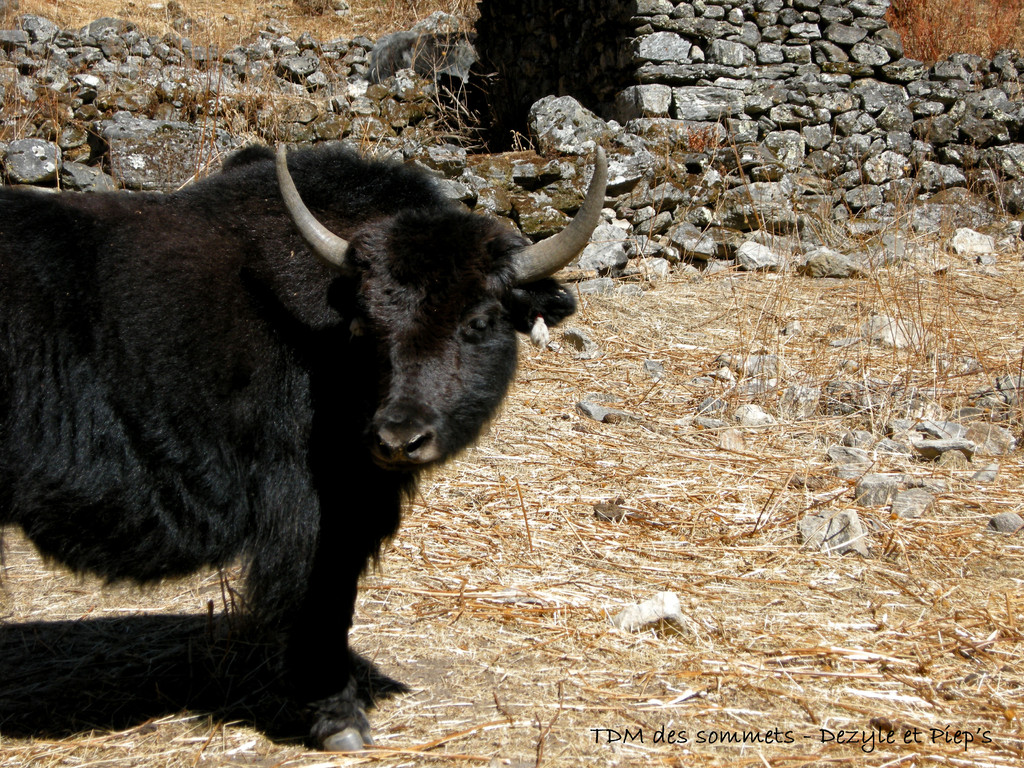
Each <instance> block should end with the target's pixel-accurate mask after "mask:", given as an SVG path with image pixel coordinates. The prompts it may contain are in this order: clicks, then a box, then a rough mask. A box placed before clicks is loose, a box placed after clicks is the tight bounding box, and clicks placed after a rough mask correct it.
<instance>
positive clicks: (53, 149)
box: [4, 139, 62, 184]
mask: <svg viewBox="0 0 1024 768" xmlns="http://www.w3.org/2000/svg"><path fill="white" fill-rule="evenodd" d="M61 164H62V154H61V151H60V147H58V146H57V145H56V144H54V143H52V142H49V141H43V140H42V139H17V140H15V141H12V142H11V143H10V144H9V145H8V146H7V155H6V157H5V158H4V169H5V170H6V171H7V175H8V176H9V177H10V179H11V181H13V182H14V183H16V184H48V183H51V182H54V181H56V180H57V175H58V174H59V173H60V168H61Z"/></svg>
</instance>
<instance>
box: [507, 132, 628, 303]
mask: <svg viewBox="0 0 1024 768" xmlns="http://www.w3.org/2000/svg"><path fill="white" fill-rule="evenodd" d="M607 185H608V160H607V158H605V155H604V150H603V149H602V148H601V147H598V148H597V156H596V158H595V159H594V177H593V178H592V179H591V180H590V186H589V187H588V188H587V196H586V197H585V198H584V199H583V205H581V206H580V209H579V211H577V213H576V216H575V217H574V218H573V220H572V221H570V222H569V224H568V225H567V226H566V227H565V229H563V230H562V231H561V232H559V233H558V234H556V235H552V236H551V237H549V238H547V239H546V240H541V241H540V242H539V243H534V244H533V245H530V246H527V247H526V248H524V249H523V250H521V251H520V252H519V253H517V254H516V257H515V274H516V283H517V284H519V285H522V284H524V283H532V282H533V281H535V280H540V279H541V278H544V277H550V276H551V275H553V274H555V272H557V271H558V270H560V269H561V268H562V267H564V266H565V265H566V264H568V263H569V262H570V261H572V260H573V259H574V258H576V257H577V256H578V255H579V253H580V251H582V250H583V249H584V248H585V247H586V245H587V243H589V242H590V236H591V235H592V234H593V233H594V228H595V227H597V224H598V222H599V221H600V220H601V208H603V207H604V191H605V187H607Z"/></svg>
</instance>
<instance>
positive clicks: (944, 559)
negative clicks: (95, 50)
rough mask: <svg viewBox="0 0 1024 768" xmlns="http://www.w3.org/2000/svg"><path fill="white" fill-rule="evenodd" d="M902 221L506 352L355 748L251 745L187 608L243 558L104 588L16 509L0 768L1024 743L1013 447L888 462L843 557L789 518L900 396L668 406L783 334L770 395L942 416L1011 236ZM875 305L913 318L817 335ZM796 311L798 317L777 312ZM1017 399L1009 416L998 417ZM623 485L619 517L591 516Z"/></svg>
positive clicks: (376, 656)
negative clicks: (809, 257)
mask: <svg viewBox="0 0 1024 768" xmlns="http://www.w3.org/2000/svg"><path fill="white" fill-rule="evenodd" d="M29 5H30V4H29V2H27V0H24V1H23V8H25V7H26V6H29ZM394 5H397V4H394ZM67 8H68V6H67V5H61V6H58V10H60V11H61V12H66V9H67ZM51 15H52V14H51ZM95 15H99V14H95ZM946 234H948V233H946ZM920 245H921V246H922V247H924V248H925V249H926V250H927V251H928V253H927V255H926V256H924V257H922V258H919V259H917V260H915V261H913V262H909V263H906V264H902V265H897V266H892V267H888V268H884V269H879V270H877V271H875V272H874V273H873V274H872V275H871V276H870V277H869V278H867V279H861V280H846V281H830V280H810V279H804V278H799V277H795V276H792V275H781V276H780V275H750V274H731V273H720V274H717V275H715V276H713V277H708V278H706V279H702V280H699V281H696V282H691V281H688V280H684V279H682V278H676V279H672V280H669V281H667V282H663V283H659V284H657V285H656V286H655V287H654V288H653V289H652V290H650V291H648V292H646V293H645V294H644V295H642V296H640V297H633V298H624V297H623V298H583V299H582V306H581V310H580V313H579V315H578V317H577V318H575V319H574V321H573V322H574V324H576V325H578V326H580V327H582V328H583V329H584V330H586V332H587V333H589V334H590V335H591V336H593V337H594V338H595V339H597V340H598V341H599V343H600V346H601V350H602V354H601V355H600V356H599V357H597V358H595V359H590V360H579V359H576V358H575V357H574V356H573V354H572V353H571V350H567V349H566V350H562V351H545V352H538V351H536V350H533V349H532V348H530V347H528V346H526V345H525V344H524V346H523V354H522V365H521V370H520V373H519V375H518V377H517V380H516V384H515V386H514V388H513V391H512V393H511V396H510V398H509V401H508V403H507V405H506V407H505V409H504V412H503V413H502V415H501V417H500V418H499V419H498V420H497V421H496V423H495V424H494V425H493V427H492V428H491V430H490V431H489V433H488V434H487V435H486V436H485V438H484V439H483V440H482V441H481V442H480V444H479V445H478V446H477V447H476V448H474V449H473V450H471V451H469V452H467V453H466V454H465V455H464V456H462V457H461V458H460V459H459V460H457V461H456V462H454V463H453V464H452V465H451V466H449V467H448V468H446V469H445V470H443V471H440V472H438V473H437V474H436V475H434V476H432V477H430V478H428V479H427V480H426V481H425V482H424V483H423V485H422V488H421V491H420V493H419V495H418V496H417V498H416V499H415V501H414V503H413V504H412V506H411V508H410V509H409V510H408V514H407V516H406V519H405V524H404V527H403V529H402V531H401V533H400V534H399V535H398V537H397V538H396V539H395V541H394V542H393V543H392V544H391V545H390V546H388V548H387V550H386V552H385V555H384V558H383V561H382V564H381V567H380V569H379V570H378V571H376V572H373V573H371V574H369V575H368V576H367V577H366V579H365V580H364V583H363V585H362V589H361V594H360V601H359V607H358V613H357V617H356V618H357V626H356V627H355V629H354V631H353V633H352V638H353V645H354V647H355V648H356V650H358V651H359V652H360V653H361V654H363V655H364V656H365V657H366V658H367V659H369V660H370V661H372V662H373V663H374V664H375V665H376V667H377V668H378V670H379V671H380V672H382V673H384V674H386V675H390V676H391V677H393V678H396V679H397V680H400V681H401V682H403V683H405V684H406V685H407V686H408V687H409V689H410V690H409V692H408V693H402V694H395V695H390V696H384V697H382V700H381V701H380V702H379V705H378V707H377V708H376V709H375V710H374V712H373V713H372V715H371V717H372V721H373V724H374V728H375V733H376V734H377V738H378V744H379V747H380V749H379V750H378V751H375V752H372V753H369V754H368V755H364V756H360V757H346V756H330V755H324V754H313V753H308V752H305V751H304V750H303V749H302V748H301V746H299V745H296V744H294V743H288V742H287V741H284V742H282V741H273V740H271V739H269V738H268V737H267V736H266V735H265V733H264V732H263V731H262V730H260V729H258V728H254V727H253V726H252V721H253V719H255V721H256V722H257V723H259V724H264V723H265V722H270V721H272V720H273V719H274V714H275V712H274V711H273V707H274V701H273V699H272V697H269V696H268V700H267V702H265V703H263V704H262V706H263V710H260V711H257V712H255V714H251V716H246V717H243V716H242V714H240V713H242V712H243V707H242V706H241V705H239V704H238V701H239V700H240V699H241V698H242V696H243V692H245V691H246V690H247V683H248V680H246V679H238V675H237V674H236V675H234V676H233V675H232V674H231V671H232V669H234V670H235V671H236V673H237V671H238V670H239V669H241V665H239V664H235V665H234V667H230V664H231V662H232V659H233V658H234V655H235V654H237V653H238V652H239V650H240V649H239V648H238V647H237V639H236V638H234V637H233V636H232V634H231V629H232V625H231V621H230V620H216V619H211V618H209V617H208V615H207V612H208V611H210V610H212V611H215V612H217V613H221V612H226V613H227V615H228V617H229V619H230V617H231V615H232V614H233V608H232V604H233V596H232V587H233V586H234V585H236V584H237V583H238V573H237V572H236V571H234V570H230V571H228V572H226V573H224V574H218V573H209V574H204V575H201V576H197V577H195V578H192V579H186V580H182V581H177V582H171V583H167V584H165V585H162V586H160V587H158V588H151V589H147V590H137V589H132V588H127V587H120V586H108V587H103V586H102V585H99V584H97V583H96V582H95V581H93V580H91V579H81V578H76V577H73V576H70V575H68V574H66V573H64V572H61V571H54V570H51V569H50V568H48V567H47V566H46V565H45V564H44V563H42V562H41V561H40V560H39V559H38V557H37V556H35V555H34V554H33V553H32V551H31V549H30V547H28V546H27V545H26V544H25V543H24V542H23V540H22V539H21V538H20V537H19V536H18V535H17V534H16V533H12V532H8V533H7V534H6V536H5V541H4V545H5V561H4V569H3V578H2V584H0V616H2V619H3V623H2V624H0V723H2V725H0V768H7V767H8V766H10V767H14V766H19V767H20V766H28V765H31V766H34V767H35V766H39V767H40V768H52V767H54V766H103V767H104V768H121V767H124V768H127V767H128V766H140V765H154V766H182V767H185V766H260V767H261V768H263V767H266V768H270V766H295V767H296V768H297V767H299V766H303V767H304V768H311V767H312V766H327V765H385V766H399V765H408V766H418V765H440V766H472V765H490V764H493V765H511V766H533V765H543V766H567V767H568V766H579V765H599V766H600V765H638V766H639V765H673V766H674V765H678V766H691V765H709V766H787V767H790V766H842V765H850V766H932V765H942V766H945V765H948V766H999V767H1002V766H1018V765H1021V764H1022V762H1024V724H1022V717H1024V715H1022V704H1024V702H1022V697H1024V663H1022V662H1021V658H1022V655H1024V610H1022V606H1024V540H1022V538H1021V534H1017V535H1015V536H1004V535H997V534H993V533H989V532H987V531H986V530H985V524H986V521H987V520H988V518H989V517H990V516H991V515H993V514H996V513H999V512H1004V511H1016V512H1021V511H1022V507H1024V501H1022V499H1021V495H1020V487H1021V485H1022V479H1024V460H1022V456H1021V453H1020V452H1019V451H1018V452H1015V453H1013V454H1011V455H1009V456H1007V457H1003V458H1002V459H1001V460H1000V470H999V474H998V477H997V480H996V481H995V483H993V484H990V485H984V484H980V483H976V482H974V481H972V480H971V473H972V472H973V470H974V469H975V468H976V467H972V468H971V469H970V470H967V471H963V470H951V469H943V468H940V467H937V466H936V465H934V464H926V463H922V462H918V461H914V460H910V459H886V460H882V461H881V463H880V464H879V466H878V467H876V469H898V470H902V471H906V472H908V473H911V474H914V475H915V476H918V477H921V478H930V479H942V480H944V481H945V482H946V483H947V486H946V487H947V490H946V491H945V492H943V493H942V494H941V495H940V497H939V500H938V504H937V506H936V508H935V509H934V510H932V511H931V512H929V513H928V514H927V515H926V516H924V517H922V518H919V519H915V520H904V519H893V518H891V517H890V516H889V515H888V513H887V510H886V509H885V508H877V509H867V510H864V509H861V510H859V511H860V513H861V516H862V518H863V519H864V520H865V521H866V522H867V523H868V524H869V527H870V530H871V540H870V544H871V549H872V556H871V557H870V558H862V557H859V556H856V555H848V556H836V555H826V554H823V553H820V552H816V551H811V550H808V549H807V548H806V547H804V546H803V545H802V544H801V541H800V537H799V534H798V531H797V524H798V521H799V520H800V519H801V517H802V516H804V515H806V514H807V513H808V512H810V511H827V512H835V511H839V510H842V509H845V508H848V507H850V506H852V504H853V501H852V488H851V483H850V482H849V481H841V480H838V479H836V478H835V477H834V475H833V474H832V473H831V469H832V467H831V466H830V465H829V464H828V461H827V459H826V458H825V449H826V448H827V446H829V445H830V444H833V443H835V442H837V441H838V439H839V438H840V436H841V435H842V434H843V433H844V432H845V431H846V430H847V429H850V428H854V427H857V428H868V429H873V430H875V431H876V432H878V431H880V430H881V428H882V425H884V423H885V422H886V420H887V419H888V418H890V417H891V416H894V415H898V414H896V413H895V412H890V411H887V410H885V409H882V410H878V411H873V412H867V413H863V414H860V415H858V416H848V417H816V418H813V419H809V420H806V421H792V420H783V421H781V422H780V424H779V425H777V426H774V427H769V428H766V429H760V430H757V431H749V432H745V433H739V434H737V433H728V434H719V433H717V432H714V431H701V430H698V429H696V428H694V427H693V426H692V425H690V424H689V417H691V416H692V415H693V414H694V412H695V410H696V406H697V404H698V403H699V402H700V401H701V400H702V399H703V398H704V397H705V396H706V395H707V394H709V392H708V391H707V390H704V389H700V388H697V387H695V386H693V385H692V384H691V381H692V379H693V378H694V377H695V376H697V375H699V374H701V373H706V372H708V371H709V370H712V369H713V368H714V360H715V358H716V357H717V356H718V355H719V354H721V353H723V352H724V353H732V354H741V355H742V354H745V353H749V352H752V351H761V350H764V351H768V352H771V353H774V354H777V355H778V356H779V358H780V360H781V361H782V371H781V373H780V377H779V387H780V388H783V387H785V386H787V385H789V384H791V383H800V382H809V381H814V382H816V383H824V382H828V381H832V380H838V379H847V380H848V379H851V378H855V379H859V380H864V381H867V380H869V379H879V380H883V381H887V382H895V383H902V384H905V385H907V386H916V387H920V388H926V389H931V390H933V391H934V392H935V398H934V399H935V400H936V401H937V402H938V404H940V405H941V406H942V407H943V408H945V409H947V410H948V409H951V408H953V407H956V406H958V405H963V404H965V403H966V402H968V400H969V398H970V394H971V393H972V392H974V391H976V390H978V389H981V388H984V387H988V386H991V384H992V381H993V379H994V377H995V376H997V375H1003V374H1019V373H1021V371H1022V367H1024V357H1022V355H1024V352H1022V349H1024V332H1022V331H1021V322H1022V319H1024V290H1022V289H1024V277H1022V275H1021V255H1020V253H1019V252H1016V251H1011V250H1007V251H1005V252H1003V253H1001V254H999V257H998V263H997V264H996V265H995V267H994V268H991V267H981V266H979V265H977V264H974V263H972V262H969V261H966V260H961V259H959V258H957V257H955V256H952V255H951V254H949V253H947V252H946V251H945V250H944V248H943V247H942V241H941V240H937V241H929V242H922V243H921V244H920ZM873 311H878V312H885V313H887V314H897V315H900V316H902V317H904V318H905V319H907V320H909V321H913V322H915V323H918V324H920V325H921V326H923V327H924V328H926V329H927V330H928V332H929V333H928V336H927V341H926V342H924V343H923V344H922V345H920V346H918V347H912V348H909V349H904V350H898V351H894V350H891V349H888V350H887V349H882V348H876V347H869V346H863V345H862V346H857V347H853V348H843V349H839V348H834V347H831V346H829V342H830V341H831V340H833V339H836V338H841V337H845V336H854V335H856V334H857V330H858V328H859V326H860V323H861V322H862V321H863V320H864V319H865V318H866V317H867V316H868V315H869V314H870V313H871V312H873ZM794 319H798V320H800V322H801V323H802V325H803V327H804V333H803V334H801V335H797V336H794V337H784V336H781V335H780V334H779V330H780V329H781V328H782V327H783V326H784V325H785V324H786V323H787V322H789V321H790V320H794ZM556 337H557V334H556ZM968 358H971V359H973V360H976V361H977V362H978V365H977V366H976V367H969V366H968V367H965V366H963V365H962V363H963V361H964V360H966V359H968ZM645 360H656V361H659V362H661V363H662V364H663V365H664V367H665V370H666V376H665V377H664V379H662V380H661V381H659V382H654V381H652V380H651V379H650V378H649V377H648V376H647V374H646V373H644V371H643V363H644V361H645ZM594 392H600V393H604V394H607V395H610V396H612V397H613V398H615V400H616V401H617V403H618V404H619V406H620V407H621V408H622V409H623V410H625V411H628V412H630V413H633V414H636V415H637V416H638V417H639V419H638V420H636V421H631V422H620V423H617V424H599V423H596V422H593V421H589V420H587V419H586V418H585V417H583V416H582V415H580V414H579V413H578V412H577V411H576V409H575V403H576V402H577V401H578V400H580V399H582V398H583V397H584V396H585V395H586V394H588V393H594ZM726 397H727V398H728V395H726ZM763 402H764V403H765V405H766V407H768V408H769V410H770V409H772V407H773V406H772V403H774V402H775V393H770V394H768V395H765V396H764V398H763ZM1021 423H1022V414H1021V413H1020V412H1012V413H1010V414H1009V421H1008V422H1007V426H1010V427H1011V429H1012V430H1013V431H1014V433H1015V435H1017V436H1018V438H1019V437H1020V436H1021ZM796 477H802V478H804V479H805V480H806V482H803V483H799V482H795V481H794V480H795V478H796ZM619 497H621V498H622V499H623V506H624V507H626V508H627V509H628V516H627V517H626V519H624V520H623V521H621V522H618V523H611V522H604V521H601V520H600V519H598V518H596V517H595V516H594V510H593V505H594V504H595V503H601V502H608V501H611V500H614V499H616V498H619ZM353 513H354V514H372V513H373V510H353ZM664 590H669V591H673V592H676V593H677V594H678V595H679V596H680V598H681V600H682V605H683V613H684V615H685V623H684V626H683V627H682V628H681V629H677V630H672V629H668V628H666V629H664V630H663V631H653V630H652V631H647V632H642V633H639V634H629V633H623V632H620V631H617V630H615V629H613V628H612V626H611V625H610V623H609V621H608V616H609V615H610V614H614V613H616V612H617V611H618V610H620V609H621V608H622V607H624V606H625V605H627V604H630V603H635V602H639V601H642V600H644V599H647V598H649V597H651V596H652V595H653V594H655V593H657V592H660V591H664ZM241 650H242V651H244V648H243V649H241ZM225 667H227V668H228V669H227V671H225ZM257 698H258V697H257ZM257 709H258V708H257ZM211 712H214V713H215V714H212V715H211V714H210V713H211ZM600 729H614V730H615V731H617V732H618V733H621V734H625V732H626V729H629V736H628V742H627V743H625V744H623V743H621V742H619V743H608V741H609V736H610V735H611V734H610V733H609V732H608V731H601V730H600ZM672 732H674V733H672ZM681 732H685V742H683V738H682V736H681ZM659 736H660V739H659ZM967 738H970V739H971V741H970V742H967V741H966V739H967ZM743 739H746V743H733V742H734V741H736V740H743ZM755 739H759V741H757V742H755V741H754V740H755ZM670 740H671V741H673V742H675V743H667V742H668V741H670ZM712 740H714V741H715V742H716V743H710V742H711V741H712ZM766 740H773V741H777V740H781V741H782V742H783V743H765V741H766ZM722 741H725V742H726V743H721V742H722Z"/></svg>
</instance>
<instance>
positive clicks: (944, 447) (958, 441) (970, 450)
mask: <svg viewBox="0 0 1024 768" xmlns="http://www.w3.org/2000/svg"><path fill="white" fill-rule="evenodd" d="M910 445H911V447H912V448H913V449H914V450H915V451H917V452H918V453H919V454H921V456H923V457H924V458H926V459H929V460H935V459H938V458H939V457H941V456H942V455H943V454H945V453H950V452H953V451H956V452H959V453H962V454H963V455H964V458H966V459H967V461H970V460H971V459H973V458H974V454H975V453H976V452H977V450H978V446H977V445H976V444H975V443H973V442H971V441H970V440H967V439H965V438H949V439H946V440H931V439H925V440H911V442H910Z"/></svg>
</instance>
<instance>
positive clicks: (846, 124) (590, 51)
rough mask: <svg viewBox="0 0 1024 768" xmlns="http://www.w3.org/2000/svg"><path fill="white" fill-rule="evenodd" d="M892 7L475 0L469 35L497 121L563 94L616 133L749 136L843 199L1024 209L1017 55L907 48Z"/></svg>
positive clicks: (857, 203) (507, 121) (518, 121)
mask: <svg viewBox="0 0 1024 768" xmlns="http://www.w3.org/2000/svg"><path fill="white" fill-rule="evenodd" d="M888 4H889V3H888V0H690V1H688V2H679V3H673V2H670V1H669V0H563V1H562V2H552V3H541V2H539V0H536V1H535V2H532V3H531V2H521V0H487V2H485V3H483V4H482V5H481V13H482V18H481V19H480V22H479V24H478V30H479V38H478V47H479V48H480V49H481V50H482V51H484V52H485V53H484V56H485V58H486V61H487V65H488V66H489V67H492V68H493V69H494V70H495V71H496V72H497V74H496V75H495V77H494V78H493V80H492V83H491V86H490V88H491V102H492V105H493V107H492V109H493V113H494V115H495V118H496V119H497V121H498V125H499V128H500V130H503V131H521V132H524V133H525V129H524V127H523V126H524V125H525V123H526V118H527V113H528V110H529V106H530V104H531V103H532V100H534V99H536V98H540V97H541V96H543V95H547V94H554V95H572V96H574V97H575V98H577V99H578V100H580V101H581V102H582V103H583V104H584V105H585V106H587V107H589V108H590V109H592V110H593V111H595V112H596V113H597V114H598V115H599V116H601V117H603V118H605V119H610V120H615V121H617V122H618V123H619V124H621V125H623V126H624V128H625V130H626V131H627V132H637V133H639V134H641V135H643V134H644V133H646V132H649V131H651V130H652V129H653V128H654V122H655V121H657V122H658V125H657V130H659V131H662V132H664V131H668V130H671V131H674V132H675V133H676V134H677V135H684V136H685V135H689V136H698V137H701V141H702V143H704V144H706V143H707V141H708V139H709V138H711V139H713V140H714V141H716V142H718V143H719V144H734V145H741V146H742V145H753V144H757V145H760V146H762V147H763V148H764V149H766V150H767V151H768V152H770V153H771V154H772V155H773V156H774V159H775V160H777V161H778V162H779V163H780V164H781V166H782V167H783V168H784V169H787V170H794V169H796V168H798V167H804V168H807V169H808V170H811V171H813V172H814V173H815V174H816V175H818V176H821V177H824V178H827V179H829V180H830V181H831V182H834V183H835V184H837V185H838V186H839V187H841V188H842V189H843V190H845V195H844V199H843V201H842V202H844V203H845V204H846V205H848V206H849V207H850V208H851V209H853V210H855V211H856V210H862V209H864V208H869V207H872V206H876V205H879V204H881V203H883V202H885V201H889V200H895V199H903V198H907V197H908V196H909V197H913V196H914V195H916V194H920V193H932V192H937V191H939V190H942V189H946V188H949V187H958V186H966V185H968V184H971V185H979V186H978V188H981V189H984V190H985V191H987V192H988V193H990V194H992V195H993V196H995V197H996V198H998V200H999V201H1000V202H1001V203H1002V204H1003V205H1004V206H1005V207H1007V208H1009V209H1010V210H1014V211H1017V210H1021V209H1024V146H1022V145H1021V144H1020V141H1021V128H1022V125H1024V106H1022V102H1021V91H1020V76H1021V73H1022V72H1024V58H1022V57H1021V56H1020V55H1019V54H1016V53H1001V54H999V55H997V56H996V57H995V58H994V59H992V60H985V59H982V58H980V57H977V56H969V55H957V56H953V57H951V58H950V59H949V60H946V61H942V62H939V63H937V64H935V65H934V66H931V67H929V66H926V65H924V64H923V63H922V62H920V61H915V60H912V59H908V58H906V57H904V56H903V47H902V44H901V42H900V38H899V35H898V34H896V33H895V32H894V31H893V30H892V29H891V28H889V26H888V24H887V22H886V21H885V18H884V16H885V13H886V10H887V8H888ZM542 6H543V10H542ZM776 172H777V171H771V173H776Z"/></svg>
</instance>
